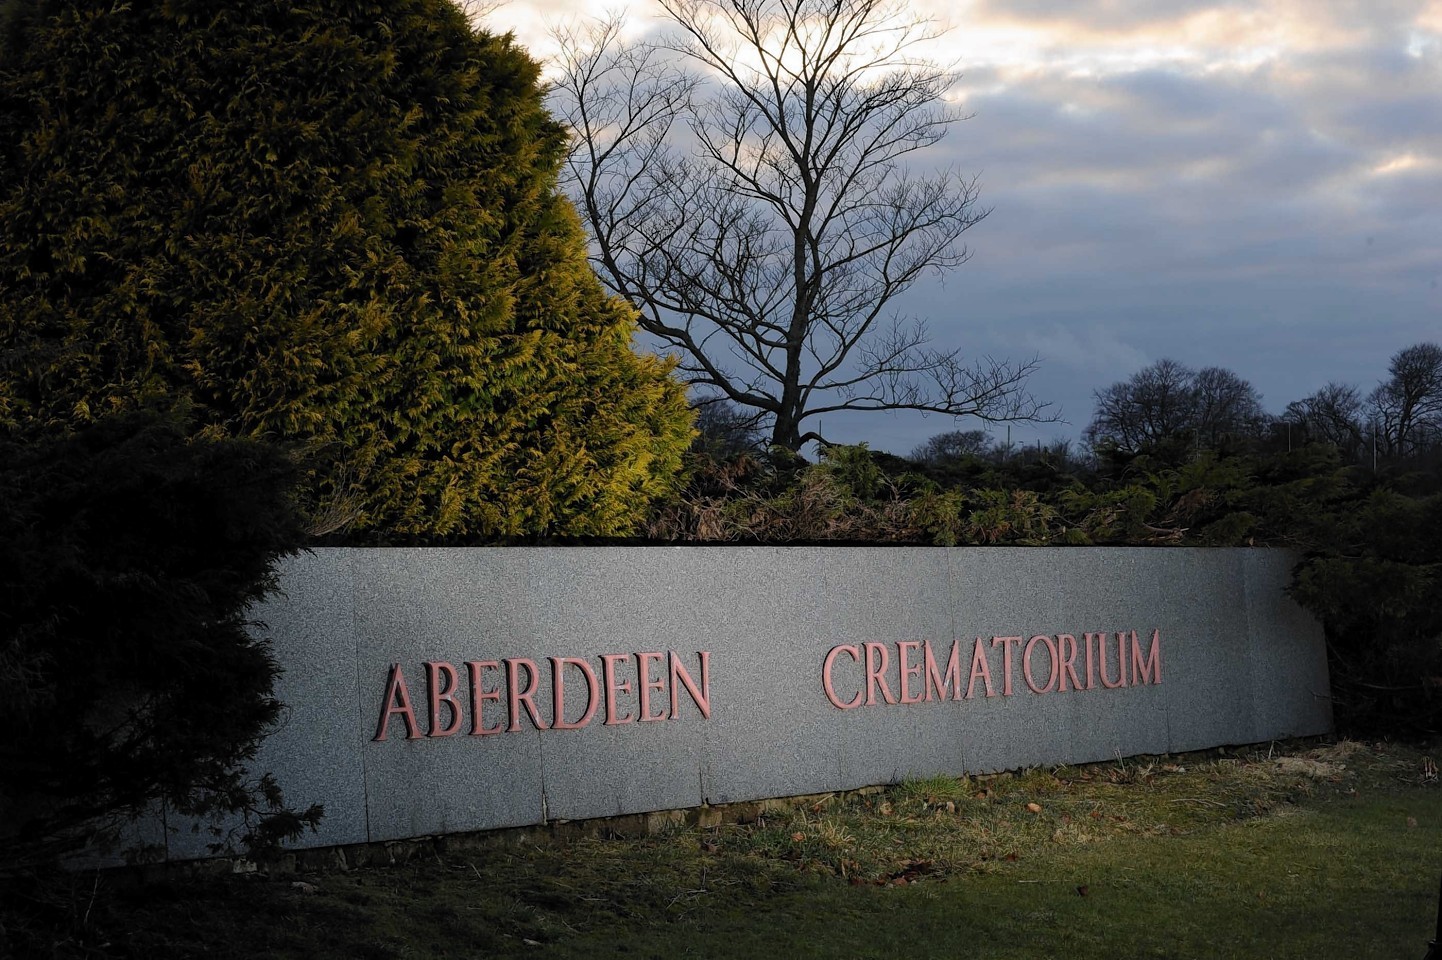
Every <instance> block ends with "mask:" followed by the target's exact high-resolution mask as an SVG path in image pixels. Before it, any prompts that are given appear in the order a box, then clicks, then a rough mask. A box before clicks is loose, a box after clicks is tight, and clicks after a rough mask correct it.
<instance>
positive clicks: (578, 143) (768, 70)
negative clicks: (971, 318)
mask: <svg viewBox="0 0 1442 960" xmlns="http://www.w3.org/2000/svg"><path fill="white" fill-rule="evenodd" d="M660 4H661V6H662V8H663V9H664V11H665V12H666V14H667V15H668V16H669V19H670V21H671V22H672V26H673V33H672V34H671V36H670V38H669V39H665V40H662V41H661V42H659V43H626V42H623V38H622V36H621V34H622V29H621V24H620V23H619V22H618V21H615V20H612V21H608V22H603V23H601V24H599V25H598V26H596V27H595V28H593V29H590V30H582V31H580V32H575V31H572V32H563V33H561V34H559V35H558V39H559V40H560V44H561V48H562V52H561V55H560V58H559V67H560V70H561V76H560V78H559V79H558V81H557V83H556V86H555V87H554V94H553V104H554V106H555V109H556V110H557V112H558V114H559V115H560V116H561V117H562V119H563V120H565V122H567V123H568V124H569V125H570V127H571V129H572V131H573V134H574V137H575V141H574V149H573V152H572V155H571V160H570V164H569V175H570V178H571V184H570V186H571V188H572V192H573V194H574V198H575V199H576V201H577V203H578V206H579V207H580V209H581V212H582V214H583V216H584V217H585V219H586V220H587V221H588V223H589V225H590V228H591V230H592V233H593V237H594V240H595V247H594V257H593V259H594V262H595V265H596V267H597V270H598V272H599V273H600V274H601V276H602V277H603V278H604V279H605V280H606V282H607V283H608V284H609V285H610V286H611V287H612V288H613V289H614V290H615V291H616V292H617V293H619V294H620V295H622V296H624V297H626V298H628V299H630V300H631V301H632V302H633V303H635V304H636V305H637V306H638V307H639V308H640V310H641V314H642V317H641V326H642V328H643V329H645V330H646V331H648V332H649V333H651V334H653V335H654V336H656V337H658V338H659V339H660V340H661V341H663V342H664V343H665V344H666V345H667V347H668V348H669V349H670V350H671V351H672V352H673V353H674V354H675V355H677V356H678V357H679V358H680V362H681V369H682V370H683V372H684V373H685V375H686V376H687V377H688V378H689V379H690V380H691V381H692V382H693V383H695V384H697V385H702V386H704V387H705V388H707V389H708V390H710V391H712V392H713V393H718V394H720V395H722V396H725V397H726V398H727V399H728V400H730V401H731V402H733V403H736V404H739V405H741V406H744V407H748V408H751V409H753V410H755V411H757V412H758V413H760V414H762V415H763V416H764V417H765V418H766V419H767V420H768V422H769V425H770V428H771V435H772V442H773V443H776V444H778V445H781V446H785V447H788V448H790V449H793V450H795V449H797V448H799V447H800V446H801V445H802V444H804V443H806V442H808V441H810V440H821V439H823V438H822V437H821V436H820V435H819V433H818V432H817V430H816V429H814V428H808V427H809V425H808V423H807V421H810V420H813V419H814V418H816V417H819V416H821V415H823V414H827V413H831V412H834V411H840V410H918V411H927V412H938V413H946V414H952V415H956V416H963V415H970V416H975V417H979V418H981V419H983V420H993V421H999V420H1025V419H1038V418H1039V417H1040V416H1041V415H1042V413H1043V412H1044V411H1043V405H1041V404H1038V403H1037V402H1036V401H1035V400H1033V399H1032V398H1031V397H1030V396H1029V395H1028V394H1027V393H1026V392H1025V390H1024V382H1025V380H1026V378H1027V376H1028V375H1029V374H1030V373H1031V372H1032V371H1033V369H1034V368H1035V366H1036V361H1035V360H1034V359H1033V360H1029V361H1024V362H1020V363H1011V362H1004V361H995V360H992V359H989V358H987V359H983V360H980V361H977V362H970V363H969V362H967V361H966V360H964V359H963V357H962V356H961V355H960V353H959V351H948V350H937V349H933V348H931V347H930V346H929V341H928V336H927V331H926V327H925V325H924V324H923V323H922V322H920V321H917V320H912V319H908V318H906V317H904V316H901V315H899V314H898V313H897V312H896V310H895V306H894V301H895V299H896V297H897V296H898V295H899V294H901V293H902V292H903V291H904V290H906V289H907V288H908V287H910V286H911V285H912V284H913V283H914V282H915V281H916V280H917V279H919V278H920V277H922V276H923V275H925V274H927V273H928V272H932V271H940V270H946V269H949V268H953V267H956V266H958V265H960V264H961V263H963V262H965V261H966V260H967V258H968V256H969V253H968V251H967V248H966V247H965V245H964V244H963V243H962V242H961V237H962V234H963V233H965V232H966V231H967V230H968V229H970V228H971V227H972V226H974V225H975V224H976V223H977V222H979V221H980V220H981V219H982V218H983V217H985V216H986V213H987V211H986V210H984V209H982V208H981V207H980V206H979V205H978V188H977V183H976V181H975V179H974V178H967V177H963V176H960V175H958V174H956V173H951V172H944V173H939V174H935V175H921V174H918V173H916V172H914V171H913V170H912V169H910V168H909V167H908V164H909V163H910V162H911V161H912V160H914V159H917V158H916V156H915V155H917V154H918V153H920V152H922V151H925V150H926V149H928V148H930V147H933V146H935V145H936V144H937V143H939V142H940V141H941V139H942V138H943V136H944V135H945V133H946V132H947V130H948V129H949V128H950V127H951V126H952V125H953V124H954V123H956V122H957V121H958V120H960V119H962V117H961V116H960V115H959V114H958V113H957V112H955V111H954V110H952V109H951V108H950V107H948V105H947V104H946V103H945V102H944V97H943V95H944V94H945V92H946V90H947V88H948V87H949V86H950V84H951V82H952V79H953V77H952V74H951V72H950V71H948V70H947V69H945V68H942V67H940V66H937V65H936V64H933V63H930V62H928V61H925V60H923V59H920V58H919V57H918V56H916V54H915V51H916V47H917V44H918V43H920V42H921V41H923V40H925V39H927V38H929V37H930V36H932V33H931V32H930V27H929V25H928V24H926V23H924V22H919V21H918V20H917V19H916V18H915V15H914V14H913V12H912V11H911V10H910V9H908V8H907V7H905V6H904V5H903V4H902V3H900V2H897V0H660Z"/></svg>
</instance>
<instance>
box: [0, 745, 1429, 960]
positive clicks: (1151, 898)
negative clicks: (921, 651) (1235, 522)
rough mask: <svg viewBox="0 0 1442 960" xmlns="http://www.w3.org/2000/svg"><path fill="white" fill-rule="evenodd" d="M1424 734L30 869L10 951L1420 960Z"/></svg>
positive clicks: (9, 911) (11, 919)
mask: <svg viewBox="0 0 1442 960" xmlns="http://www.w3.org/2000/svg"><path fill="white" fill-rule="evenodd" d="M1439 872H1442V788H1439V785H1438V780H1437V772H1436V766H1435V764H1434V763H1433V762H1432V758H1431V755H1429V751H1428V750H1426V749H1424V748H1418V747H1409V746H1398V745H1394V744H1366V745H1363V744H1357V743H1351V742H1344V743H1340V744H1328V745H1318V744H1317V743H1303V744H1293V745H1291V749H1290V750H1288V751H1281V750H1280V749H1270V748H1262V749H1260V750H1247V751H1239V752H1234V753H1223V752H1209V753H1207V754H1195V755H1188V756H1175V757H1155V758H1145V759H1142V760H1127V761H1125V762H1115V763H1106V764H1095V765H1091V766H1088V767H1081V768H1075V767H1073V768H1065V767H1064V768H1058V769H1055V770H1031V771H1026V772H1023V773H1019V774H1014V775H1001V776H996V777H986V778H963V779H960V780H957V779H935V780H928V781H924V782H914V783H906V784H901V785H898V786H895V787H892V788H889V789H887V790H885V791H881V792H877V793H872V794H870V795H866V796H858V795H849V796H846V797H835V798H829V799H826V800H823V801H820V802H817V803H814V804H811V805H809V806H805V807H799V808H795V809H790V810H786V811H777V812H773V813H770V814H767V815H766V816H764V817H763V818H762V819H760V820H758V821H757V822H755V823H751V824H745V825H727V826H722V827H715V828H678V829H676V830H674V831H672V832H670V833H668V834H665V835H662V836H655V837H648V838H643V839H600V838H586V839H570V840H552V839H547V838H540V839H537V838H531V839H527V840H524V841H516V842H512V843H508V844H504V845H503V844H494V843H493V844H490V845H488V846H485V847H472V848H469V849H467V848H463V846H462V845H461V844H454V843H453V844H450V845H449V846H448V847H446V848H445V849H443V850H442V851H441V852H436V853H427V854H425V855H423V856H419V857H415V858H413V859H412V860H411V861H410V862H408V863H406V864H403V865H400V866H393V867H376V868H366V869H358V870H351V871H348V872H333V873H325V874H310V875H303V876H302V875H277V876H274V877H272V878H266V877H264V876H219V877H214V876H212V877H204V876H198V875H194V874H189V873H182V872H179V871H176V872H173V873H171V874H169V875H166V876H162V877H160V878H158V879H156V880H154V881H152V882H150V883H146V884H143V885H137V884H135V883H130V882H125V881H122V880H121V879H119V878H116V877H111V876H106V875H101V876H99V877H97V876H96V875H94V874H91V875H87V876H84V877H80V876H74V877H70V878H67V879H65V880H63V881H55V880H52V881H49V882H46V883H40V884H36V883H31V884H29V885H27V886H25V887H15V886H12V887H10V888H9V889H6V890H4V891H3V895H4V897H5V898H6V899H5V900H4V901H3V903H0V924H3V927H0V955H8V953H7V951H8V952H9V953H14V954H17V955H19V956H28V955H36V956H55V957H188V956H197V957H199V956H206V957H218V958H241V957H245V958H254V957H272V956H273V957H322V958H330V957H335V958H341V957H345V958H366V957H371V958H403V957H476V958H480V957H495V956H517V957H562V958H564V957H578V958H579V957H597V956H616V957H631V958H643V957H657V958H672V957H686V956H694V957H718V958H725V957H748V958H749V957H772V956H777V957H858V958H860V957H888V958H891V957H898V956H906V957H908V958H911V957H947V958H965V957H978V958H1012V957H1017V958H1020V957H1067V958H1093V957H1095V958H1114V957H1173V958H1198V957H1277V958H1283V957H1296V958H1302V957H1306V958H1317V957H1325V958H1334V957H1335V958H1342V957H1346V958H1354V957H1378V958H1389V960H1393V958H1408V957H1415V958H1420V957H1421V956H1422V954H1423V953H1424V952H1425V951H1426V946H1427V941H1428V940H1430V939H1431V938H1432V936H1433V935H1434V928H1435V923H1436V916H1437V896H1438V875H1439Z"/></svg>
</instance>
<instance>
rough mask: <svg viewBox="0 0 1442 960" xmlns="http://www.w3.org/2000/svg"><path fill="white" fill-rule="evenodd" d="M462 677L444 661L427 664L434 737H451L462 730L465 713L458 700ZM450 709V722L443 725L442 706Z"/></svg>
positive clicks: (427, 682) (431, 728)
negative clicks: (457, 693)
mask: <svg viewBox="0 0 1442 960" xmlns="http://www.w3.org/2000/svg"><path fill="white" fill-rule="evenodd" d="M459 681H460V677H459V676H458V675H457V673H456V668H455V667H454V666H452V665H451V664H449V663H447V662H446V661H444V660H438V661H435V662H429V661H428V662H427V663H426V689H427V690H428V691H429V693H430V697H429V699H430V722H431V723H430V731H431V732H430V733H429V734H428V736H432V737H449V736H452V735H454V734H455V733H456V731H458V730H460V729H461V721H463V720H464V719H465V713H464V712H463V711H462V709H461V702H460V701H459V700H457V699H456V687H457V686H459V685H460V684H459ZM443 703H444V704H445V705H446V706H447V707H450V710H451V715H450V722H449V723H447V724H445V725H444V726H442V725H441V704H443Z"/></svg>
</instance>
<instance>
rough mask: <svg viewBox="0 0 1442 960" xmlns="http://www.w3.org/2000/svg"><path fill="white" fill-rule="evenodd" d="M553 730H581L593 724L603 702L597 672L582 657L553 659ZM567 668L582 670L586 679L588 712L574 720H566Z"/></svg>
mask: <svg viewBox="0 0 1442 960" xmlns="http://www.w3.org/2000/svg"><path fill="white" fill-rule="evenodd" d="M550 659H551V729H552V730H579V729H581V728H582V727H584V726H585V725H586V724H588V723H590V722H591V718H592V717H594V716H595V715H596V707H598V706H599V705H600V702H601V685H600V683H598V682H597V681H596V671H594V670H592V669H591V665H590V664H589V663H588V662H586V661H585V660H582V659H581V658H580V657H551V658H550ZM567 667H575V668H576V669H577V670H580V671H581V673H582V674H583V675H584V676H585V678H586V712H585V713H582V714H581V716H580V717H579V718H578V719H576V720H574V721H571V720H567V719H566V686H565V683H566V681H565V673H566V668H567Z"/></svg>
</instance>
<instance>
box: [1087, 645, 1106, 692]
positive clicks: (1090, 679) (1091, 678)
mask: <svg viewBox="0 0 1442 960" xmlns="http://www.w3.org/2000/svg"><path fill="white" fill-rule="evenodd" d="M1106 637H1107V635H1106V634H1104V633H1088V634H1087V635H1086V636H1085V637H1083V638H1082V639H1083V640H1084V641H1085V642H1086V648H1087V689H1088V690H1090V689H1091V688H1092V687H1095V686H1096V685H1097V683H1096V676H1097V674H1096V661H1095V659H1094V658H1093V657H1092V644H1093V643H1097V644H1102V643H1105V642H1106Z"/></svg>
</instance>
